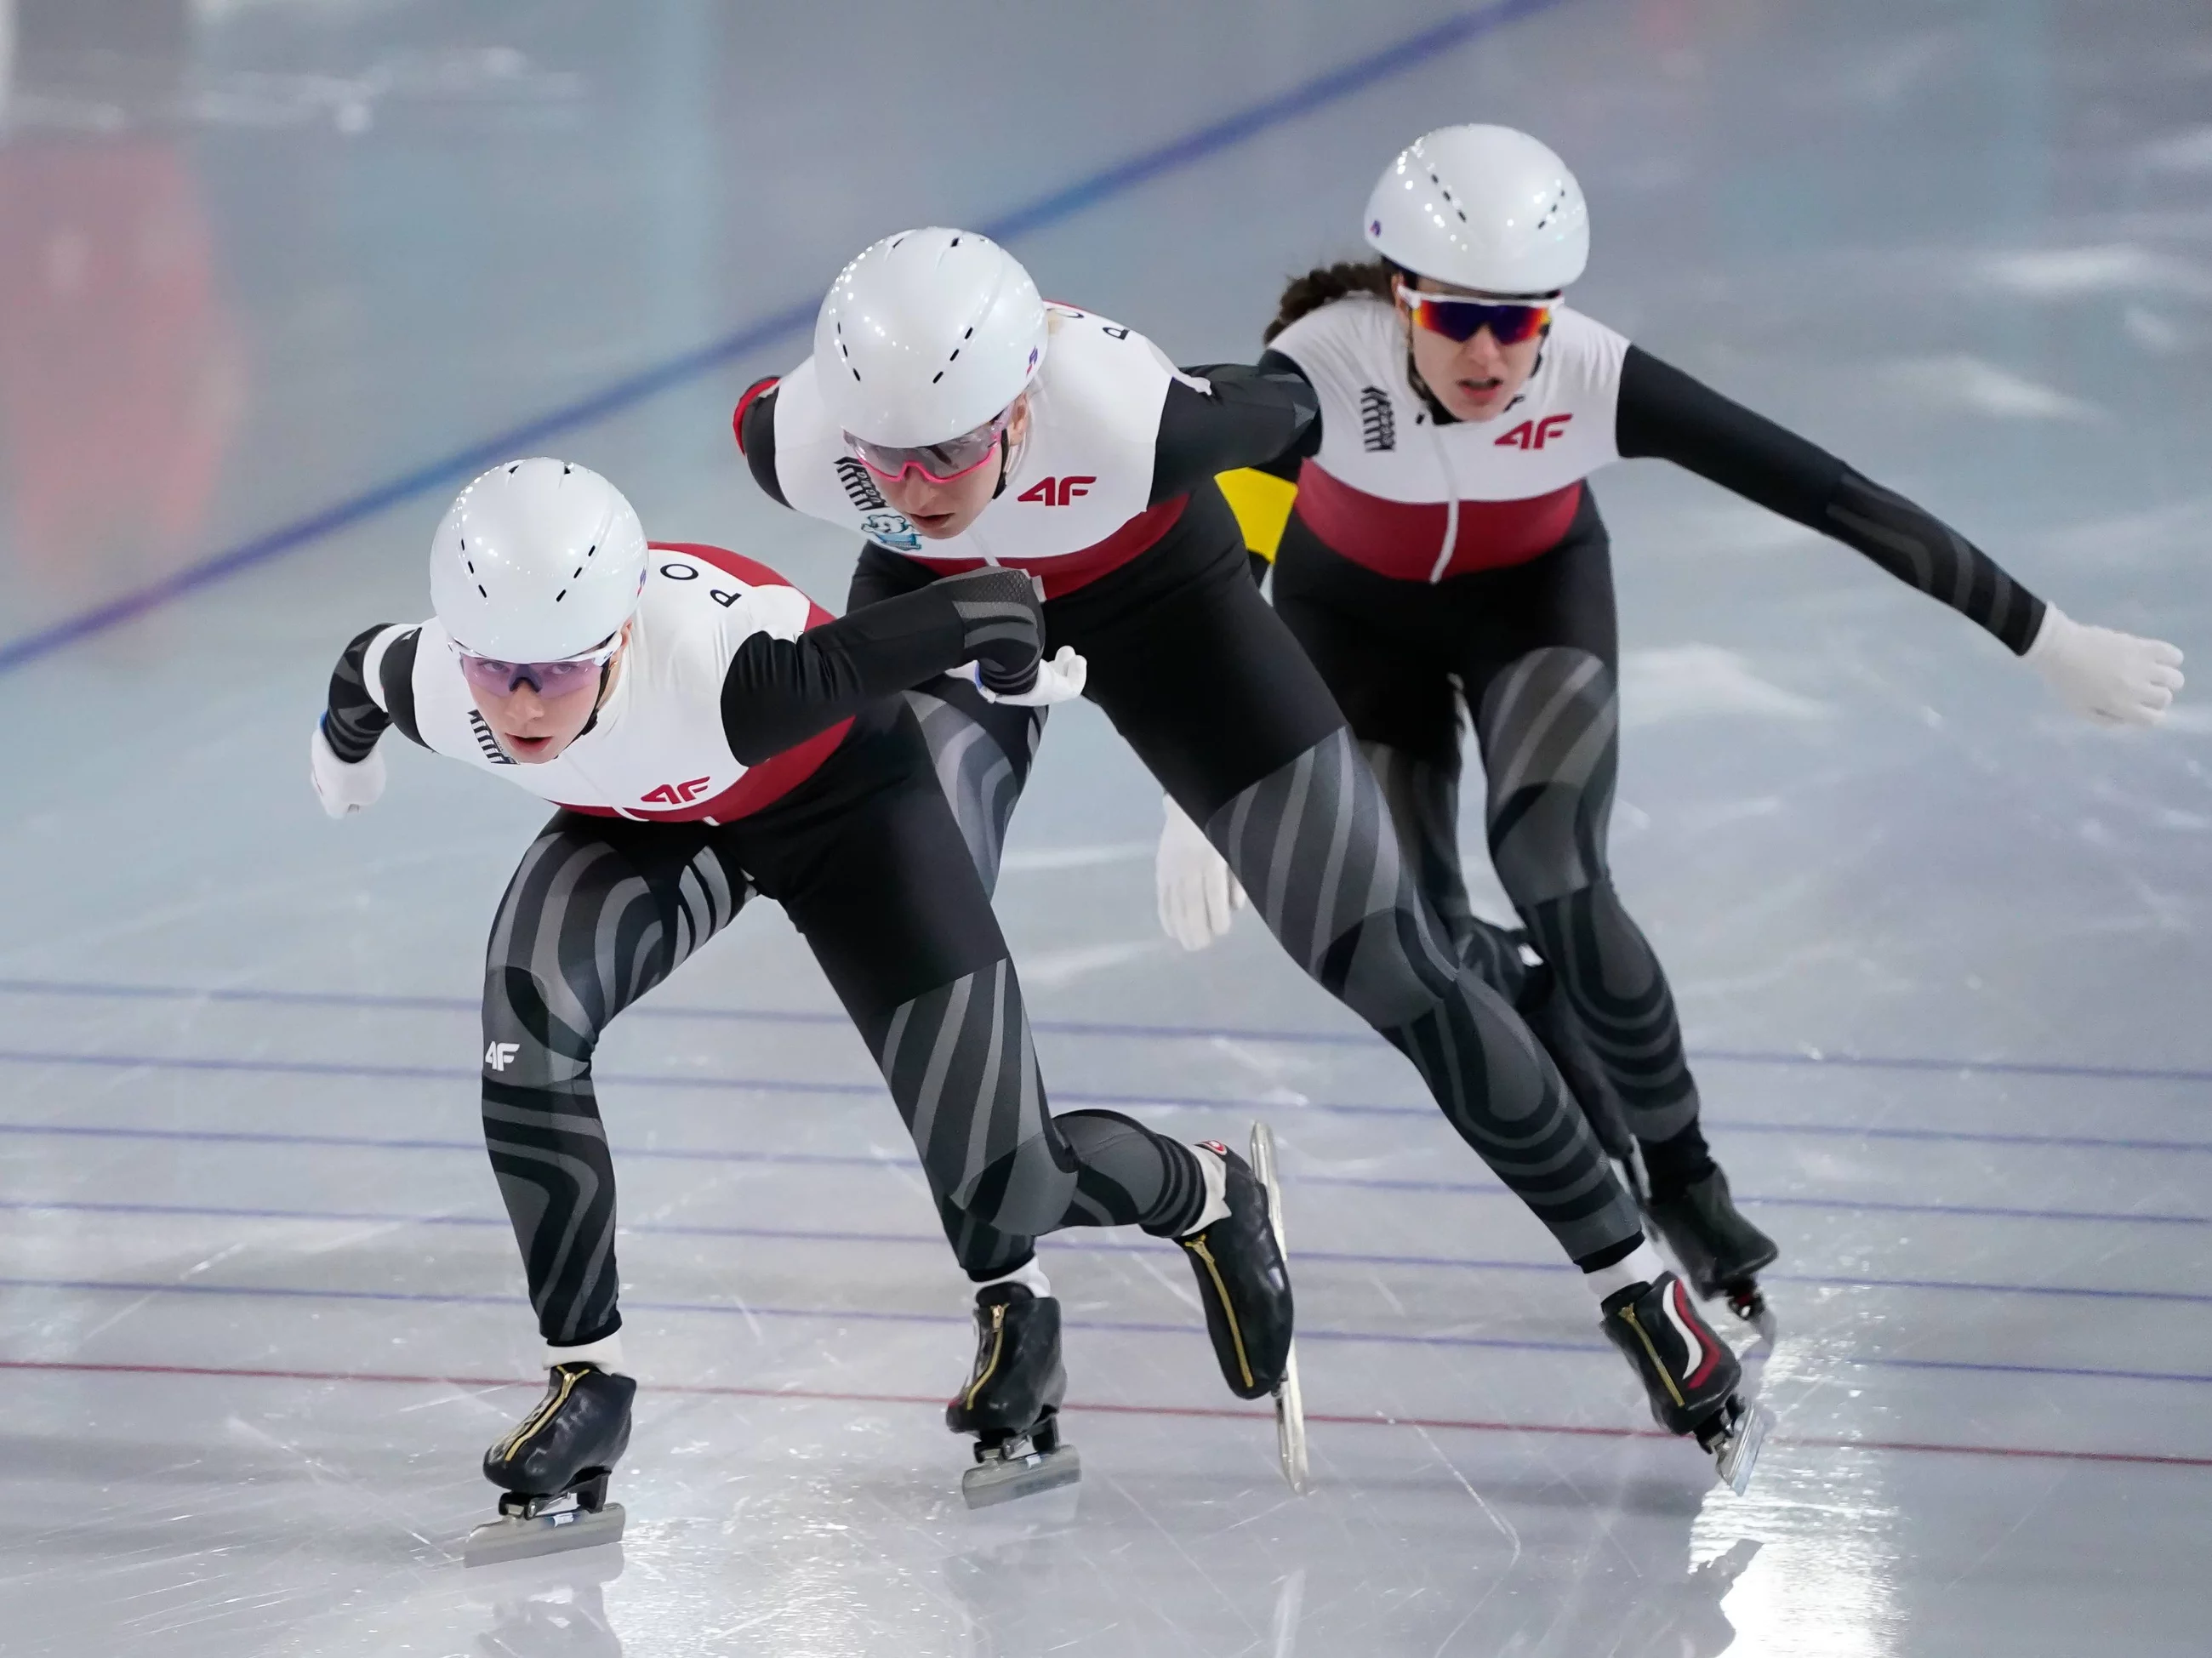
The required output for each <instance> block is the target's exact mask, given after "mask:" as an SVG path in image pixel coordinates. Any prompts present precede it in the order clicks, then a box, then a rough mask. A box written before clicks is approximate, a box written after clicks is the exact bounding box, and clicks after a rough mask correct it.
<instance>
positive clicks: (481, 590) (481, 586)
mask: <svg viewBox="0 0 2212 1658" xmlns="http://www.w3.org/2000/svg"><path fill="white" fill-rule="evenodd" d="M471 574H474V572H471ZM477 592H479V593H483V596H484V597H485V598H490V597H491V595H490V594H489V593H486V592H484V590H483V582H481V581H479V582H478V583H477Z"/></svg>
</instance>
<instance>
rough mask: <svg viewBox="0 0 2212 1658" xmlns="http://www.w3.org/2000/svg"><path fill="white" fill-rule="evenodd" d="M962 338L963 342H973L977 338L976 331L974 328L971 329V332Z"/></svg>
mask: <svg viewBox="0 0 2212 1658" xmlns="http://www.w3.org/2000/svg"><path fill="white" fill-rule="evenodd" d="M961 338H962V339H963V340H972V339H974V338H975V329H974V328H973V327H970V328H969V331H967V332H966V333H964V334H963V335H962V336H961Z"/></svg>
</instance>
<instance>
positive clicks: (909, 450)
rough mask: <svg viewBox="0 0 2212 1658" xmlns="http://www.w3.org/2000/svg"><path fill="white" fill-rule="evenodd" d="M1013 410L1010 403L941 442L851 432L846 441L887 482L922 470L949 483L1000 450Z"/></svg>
mask: <svg viewBox="0 0 2212 1658" xmlns="http://www.w3.org/2000/svg"><path fill="white" fill-rule="evenodd" d="M1013 414H1014V410H1013V406H1012V404H1008V405H1007V406H1006V408H1004V409H1001V410H1000V411H999V412H998V413H997V414H995V415H994V416H991V418H990V419H988V420H987V421H985V422H983V423H982V424H981V426H979V427H977V428H975V430H974V431H972V432H963V433H962V434H960V435H959V436H958V437H957V438H947V439H945V441H944V442H942V443H919V444H912V445H904V446H902V445H898V444H891V443H870V442H868V441H867V440H866V439H865V438H856V437H854V435H853V434H851V433H850V432H848V433H846V434H845V444H846V446H847V447H848V448H849V449H851V450H852V452H854V454H855V455H857V456H858V457H860V465H863V466H865V467H866V468H867V469H868V470H869V471H871V472H873V473H874V474H875V475H876V476H877V477H879V478H882V479H883V480H884V482H885V483H897V482H898V481H899V480H900V479H901V478H902V477H905V476H906V475H907V474H908V472H919V473H921V475H922V477H926V478H927V479H928V480H929V481H930V482H931V483H951V482H952V480H953V479H955V478H962V477H967V476H968V474H969V473H970V472H972V471H975V469H976V468H977V467H978V466H981V465H982V464H983V463H984V462H985V461H987V460H988V459H991V457H992V456H993V455H994V454H996V453H997V452H998V449H999V442H1000V439H1002V438H1004V437H1005V436H1006V422H1008V421H1010V420H1012V418H1013Z"/></svg>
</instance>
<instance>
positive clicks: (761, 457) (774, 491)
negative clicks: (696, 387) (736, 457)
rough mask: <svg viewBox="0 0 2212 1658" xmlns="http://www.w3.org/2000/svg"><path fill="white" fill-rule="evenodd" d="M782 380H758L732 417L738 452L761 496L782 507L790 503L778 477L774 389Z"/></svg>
mask: <svg viewBox="0 0 2212 1658" xmlns="http://www.w3.org/2000/svg"><path fill="white" fill-rule="evenodd" d="M778 379H779V377H778V376H776V375H774V374H771V375H769V377H768V378H767V379H766V380H755V381H754V382H753V383H752V384H751V385H750V386H747V387H745V393H744V396H743V397H741V398H738V408H737V412H736V413H735V414H734V415H732V416H731V417H730V427H731V429H732V431H733V432H735V433H736V434H737V439H738V453H739V454H741V455H743V456H744V458H745V465H746V466H748V467H749V468H750V469H751V471H752V475H753V482H754V483H757V484H759V485H760V487H761V493H762V494H763V495H766V496H767V497H768V498H769V500H770V501H774V502H775V504H776V505H777V506H779V507H788V506H790V505H791V503H790V502H789V501H786V500H785V499H784V498H783V485H782V484H781V483H778V482H777V481H776V476H775V388H776V384H777V380H778Z"/></svg>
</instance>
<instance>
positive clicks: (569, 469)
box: [561, 460, 576, 477]
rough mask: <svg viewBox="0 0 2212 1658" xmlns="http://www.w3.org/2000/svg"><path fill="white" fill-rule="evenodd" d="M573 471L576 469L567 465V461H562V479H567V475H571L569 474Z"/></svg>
mask: <svg viewBox="0 0 2212 1658" xmlns="http://www.w3.org/2000/svg"><path fill="white" fill-rule="evenodd" d="M575 470H576V469H575V468H574V467H573V466H571V465H568V462H567V461H565V460H564V461H562V463H561V476H562V477H568V474H569V473H571V472H573V471H575Z"/></svg>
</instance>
